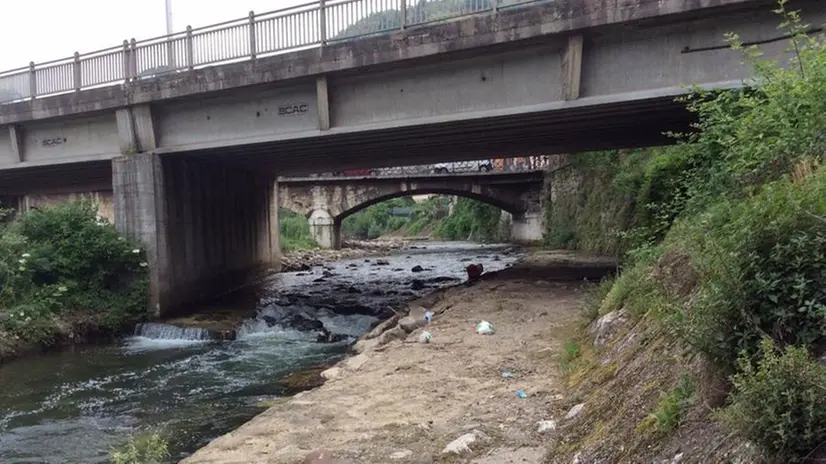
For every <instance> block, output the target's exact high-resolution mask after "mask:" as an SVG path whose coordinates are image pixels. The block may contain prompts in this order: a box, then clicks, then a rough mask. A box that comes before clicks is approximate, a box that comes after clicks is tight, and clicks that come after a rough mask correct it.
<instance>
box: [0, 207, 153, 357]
mask: <svg viewBox="0 0 826 464" xmlns="http://www.w3.org/2000/svg"><path fill="white" fill-rule="evenodd" d="M147 271H148V268H147V263H146V256H145V253H144V251H143V250H142V249H141V248H140V247H139V246H137V245H135V244H133V243H132V242H130V241H128V240H126V239H124V238H123V237H121V236H120V235H119V234H118V232H117V231H116V230H115V228H114V227H113V226H112V225H111V224H110V223H109V222H108V221H106V220H103V219H98V218H97V217H96V208H95V206H94V205H93V204H91V203H89V202H75V203H69V204H64V205H59V206H48V207H43V208H41V209H39V210H33V211H29V212H27V213H25V214H23V215H22V216H21V217H20V218H18V219H17V220H15V221H13V222H11V223H10V224H9V225H7V226H6V227H4V228H3V229H1V230H0V285H2V292H0V307H2V308H4V309H3V311H2V312H3V316H2V317H0V332H8V334H10V335H11V336H12V337H16V338H18V339H22V340H25V341H30V342H34V343H41V344H46V345H48V344H50V343H51V342H52V341H53V339H54V337H55V335H56V334H57V333H58V323H59V322H60V321H61V320H62V319H65V317H66V316H65V315H64V314H66V313H73V314H75V315H82V316H84V317H85V318H86V320H87V321H88V322H91V323H92V324H93V325H96V326H99V327H101V328H103V329H106V330H117V329H120V328H122V327H124V326H125V325H128V324H132V323H134V322H136V321H138V320H140V319H142V318H144V317H145V316H146V315H147V308H148V300H147V297H148V280H147V275H148V272H147ZM0 336H2V334H0Z"/></svg>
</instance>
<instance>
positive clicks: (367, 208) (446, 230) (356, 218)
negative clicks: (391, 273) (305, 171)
mask: <svg viewBox="0 0 826 464" xmlns="http://www.w3.org/2000/svg"><path fill="white" fill-rule="evenodd" d="M413 197H419V198H417V199H416V200H415V201H414V199H413ZM505 205H506V204H505V203H503V202H502V201H497V200H495V199H492V198H490V197H488V196H485V195H480V194H474V193H470V192H467V191H456V190H447V191H446V190H435V191H434V190H431V189H428V190H415V191H403V192H398V193H393V194H388V195H381V196H377V197H376V198H373V199H370V200H369V201H365V202H362V203H361V204H359V205H357V206H355V207H352V208H350V209H349V210H346V211H344V212H343V213H341V214H339V215H338V216H337V217H336V220H337V223H338V224H339V228H340V235H341V237H344V238H347V239H351V240H353V239H356V240H364V239H376V238H379V237H387V238H390V237H398V238H408V239H410V238H419V239H424V238H432V237H434V236H435V237H436V238H438V239H441V240H446V241H454V240H460V241H465V240H470V241H480V242H498V241H506V240H508V239H509V238H510V222H511V216H512V214H511V213H510V212H509V211H508V210H506V209H504V208H503V206H505ZM508 209H509V210H511V211H513V209H514V208H512V207H510V206H508Z"/></svg>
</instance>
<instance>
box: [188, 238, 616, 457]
mask: <svg viewBox="0 0 826 464" xmlns="http://www.w3.org/2000/svg"><path fill="white" fill-rule="evenodd" d="M608 267H610V264H609V266H608ZM605 269H606V263H605V262H604V261H603V262H601V263H600V262H599V261H598V260H592V259H587V258H582V257H576V256H575V255H572V254H570V253H558V252H554V253H552V252H546V253H541V254H535V255H532V256H531V257H529V258H528V259H526V261H525V262H523V263H521V264H519V265H517V266H516V267H514V268H513V269H510V270H508V271H503V272H502V273H500V274H498V275H496V276H493V277H489V278H487V279H485V280H483V281H481V282H478V283H477V284H476V285H473V286H470V287H464V286H463V287H457V288H453V289H450V290H448V291H446V292H444V293H443V294H441V295H439V296H438V297H435V298H426V299H425V300H423V301H420V302H418V304H420V305H422V306H426V307H427V309H429V310H431V311H433V312H434V313H436V316H435V317H434V319H433V321H432V323H431V324H430V325H429V326H428V327H427V330H428V331H429V332H430V333H431V334H432V335H433V339H432V342H431V343H429V344H420V343H417V342H416V340H417V338H418V336H419V334H420V333H421V330H422V329H418V330H416V331H414V332H412V333H411V334H410V335H409V336H407V340H394V341H392V342H390V343H388V344H386V345H382V346H378V347H376V346H372V347H368V348H367V349H366V350H365V351H364V352H363V353H362V354H360V355H357V356H354V357H352V358H349V359H347V360H345V361H344V362H343V363H342V364H340V365H339V366H337V367H336V368H334V369H333V370H332V371H331V372H330V374H329V375H330V376H331V377H333V378H332V380H329V381H328V382H327V383H326V384H324V385H323V386H321V387H319V388H317V389H315V390H312V391H308V392H305V393H303V394H299V395H298V396H296V397H294V398H289V399H285V400H284V401H283V403H281V404H278V405H276V406H274V407H272V408H270V409H269V410H267V411H265V412H264V413H262V414H261V415H259V416H257V417H256V418H254V419H252V420H251V421H250V422H248V423H247V424H245V425H243V426H242V427H240V428H239V429H238V430H236V431H234V432H232V433H229V434H227V435H225V436H223V437H220V438H218V439H216V440H214V441H213V442H212V443H210V444H209V445H208V446H206V447H204V448H203V449H201V450H199V451H198V452H197V453H195V454H194V455H193V456H191V457H189V458H187V459H186V460H184V461H183V462H184V463H189V464H194V463H224V464H226V463H245V464H246V463H300V462H305V457H307V456H308V454H310V453H311V452H313V451H320V450H329V451H330V452H331V454H333V455H334V456H335V457H336V459H337V460H336V461H322V460H317V461H311V460H308V461H306V462H319V463H320V462H342V463H343V462H352V463H393V462H398V463H430V462H440V463H441V462H444V463H447V462H474V463H485V464H494V463H503V464H504V463H510V462H520V463H537V464H538V463H541V462H543V460H544V459H545V450H546V448H547V445H548V441H549V440H552V439H553V438H552V437H553V436H554V434H553V433H548V432H543V433H540V432H538V423H539V422H540V421H544V420H550V419H554V420H556V421H562V420H564V419H563V417H564V415H565V412H566V410H567V408H566V407H565V406H567V405H568V403H569V402H568V401H567V399H566V398H565V397H564V396H563V394H562V393H563V387H564V377H563V375H562V374H561V373H560V372H559V368H558V366H559V363H558V361H557V358H558V355H559V352H560V350H561V345H562V343H563V342H564V341H565V340H567V338H568V337H569V334H570V333H571V330H572V328H573V327H574V326H575V325H576V324H578V323H579V322H580V319H579V311H580V308H581V293H582V290H581V287H582V283H581V277H582V275H583V274H590V277H593V276H595V275H598V274H601V273H603V272H605ZM559 278H567V279H569V281H567V282H563V281H559V280H558V279H559ZM415 304H416V303H414V305H412V306H415ZM415 311H421V309H420V308H419V309H414V313H415ZM482 319H485V320H488V321H490V322H492V323H493V324H494V325H495V327H496V333H495V334H494V335H478V334H477V333H476V332H475V326H476V323H477V322H479V321H480V320H482ZM396 330H398V329H396ZM372 344H373V345H375V343H372ZM503 372H509V373H512V374H514V375H515V377H506V376H503V375H502V373H503ZM519 390H523V391H524V392H525V393H526V395H527V396H526V397H525V398H520V397H519V396H517V391H519ZM466 434H471V435H472V437H473V439H475V441H474V442H473V443H470V444H469V448H470V450H468V451H464V452H462V453H458V454H457V453H443V450H444V448H445V447H446V445H448V444H449V443H450V442H452V441H454V440H455V439H457V438H459V437H460V436H462V435H466ZM316 455H317V454H316Z"/></svg>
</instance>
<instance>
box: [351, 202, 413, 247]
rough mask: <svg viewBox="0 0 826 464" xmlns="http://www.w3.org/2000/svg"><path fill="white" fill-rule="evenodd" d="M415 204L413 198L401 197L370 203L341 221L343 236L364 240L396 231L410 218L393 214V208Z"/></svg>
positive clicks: (410, 206)
mask: <svg viewBox="0 0 826 464" xmlns="http://www.w3.org/2000/svg"><path fill="white" fill-rule="evenodd" d="M415 204H416V203H415V202H414V201H413V199H412V198H410V197H401V198H392V199H390V200H386V201H383V202H381V203H376V204H375V205H370V206H368V207H367V208H364V209H363V210H361V211H358V212H356V213H353V214H351V215H350V216H347V217H346V218H344V220H343V221H342V222H341V233H342V235H343V236H347V237H353V238H358V239H362V240H363V239H373V238H377V237H380V236H382V235H384V234H386V233H388V232H394V231H396V230H398V229H400V228H402V227H404V226H405V225H406V224H408V222H409V218H406V217H398V216H393V215H392V214H391V210H392V209H393V208H414V207H415Z"/></svg>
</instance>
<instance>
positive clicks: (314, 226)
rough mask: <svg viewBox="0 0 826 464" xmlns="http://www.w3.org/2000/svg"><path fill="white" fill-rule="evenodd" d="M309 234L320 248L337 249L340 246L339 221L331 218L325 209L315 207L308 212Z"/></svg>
mask: <svg viewBox="0 0 826 464" xmlns="http://www.w3.org/2000/svg"><path fill="white" fill-rule="evenodd" d="M309 222H310V234H311V235H312V236H313V239H314V240H315V241H316V243H317V244H318V246H320V247H321V248H327V249H332V250H338V249H340V248H341V221H340V220H336V219H335V218H333V217H332V216H331V215H330V213H329V212H328V211H327V210H323V209H316V210H313V212H312V214H310V219H309Z"/></svg>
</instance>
